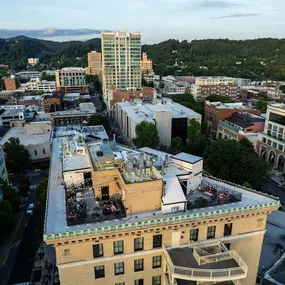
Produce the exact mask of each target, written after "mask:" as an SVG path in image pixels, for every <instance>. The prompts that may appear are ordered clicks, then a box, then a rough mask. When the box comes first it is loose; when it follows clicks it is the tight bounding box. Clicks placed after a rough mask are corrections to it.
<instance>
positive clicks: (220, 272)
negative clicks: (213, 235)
mask: <svg viewBox="0 0 285 285" xmlns="http://www.w3.org/2000/svg"><path fill="white" fill-rule="evenodd" d="M184 247H185V246H184ZM169 249H173V248H171V247H168V248H166V247H165V246H164V245H163V253H164V257H165V259H166V262H167V265H168V268H169V270H170V271H171V273H172V274H173V277H174V278H178V279H185V280H193V281H213V282H215V281H228V280H235V279H242V278H245V277H246V276H247V269H248V268H247V265H246V263H245V262H244V261H243V260H242V258H241V257H240V256H239V255H238V253H237V252H236V251H234V250H233V251H229V252H227V255H228V256H227V259H234V260H235V262H236V263H237V266H236V267H231V268H224V269H211V268H190V267H185V266H178V265H174V264H173V262H172V260H171V257H170V255H169V253H168V250H169ZM193 254H194V257H195V258H202V259H206V258H211V262H219V261H221V260H222V259H221V257H218V254H214V255H208V256H207V257H206V256H202V257H201V256H200V255H199V254H198V252H197V251H196V253H194V251H193ZM195 255H196V256H195ZM210 256H211V257H210ZM215 256H216V260H215Z"/></svg>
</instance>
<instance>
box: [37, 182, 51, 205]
mask: <svg viewBox="0 0 285 285" xmlns="http://www.w3.org/2000/svg"><path fill="white" fill-rule="evenodd" d="M47 188H48V179H45V180H44V181H42V182H41V183H40V184H39V185H38V186H37V188H36V190H35V196H36V201H37V204H38V205H39V206H40V207H41V208H42V209H45V206H46V199H47Z"/></svg>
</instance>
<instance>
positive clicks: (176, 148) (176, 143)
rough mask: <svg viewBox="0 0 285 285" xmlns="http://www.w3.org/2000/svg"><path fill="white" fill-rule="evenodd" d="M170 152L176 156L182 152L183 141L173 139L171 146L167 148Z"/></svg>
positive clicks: (178, 138) (177, 138)
mask: <svg viewBox="0 0 285 285" xmlns="http://www.w3.org/2000/svg"><path fill="white" fill-rule="evenodd" d="M169 150H170V152H171V153H173V154H177V153H179V152H181V151H182V150H183V141H182V139H181V138H180V137H175V138H173V139H172V140H171V145H170V148H169Z"/></svg>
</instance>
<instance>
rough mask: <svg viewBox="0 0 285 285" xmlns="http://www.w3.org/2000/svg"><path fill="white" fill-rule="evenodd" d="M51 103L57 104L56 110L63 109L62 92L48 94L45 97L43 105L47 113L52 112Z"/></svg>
mask: <svg viewBox="0 0 285 285" xmlns="http://www.w3.org/2000/svg"><path fill="white" fill-rule="evenodd" d="M51 105H54V106H55V111H60V110H62V96H61V93H60V92H54V93H53V94H46V95H45V96H44V99H43V106H44V111H45V113H50V108H51Z"/></svg>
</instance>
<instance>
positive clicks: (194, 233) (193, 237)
mask: <svg viewBox="0 0 285 285" xmlns="http://www.w3.org/2000/svg"><path fill="white" fill-rule="evenodd" d="M198 236H199V229H192V230H190V236H189V240H190V241H191V240H193V241H197V240H198Z"/></svg>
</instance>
